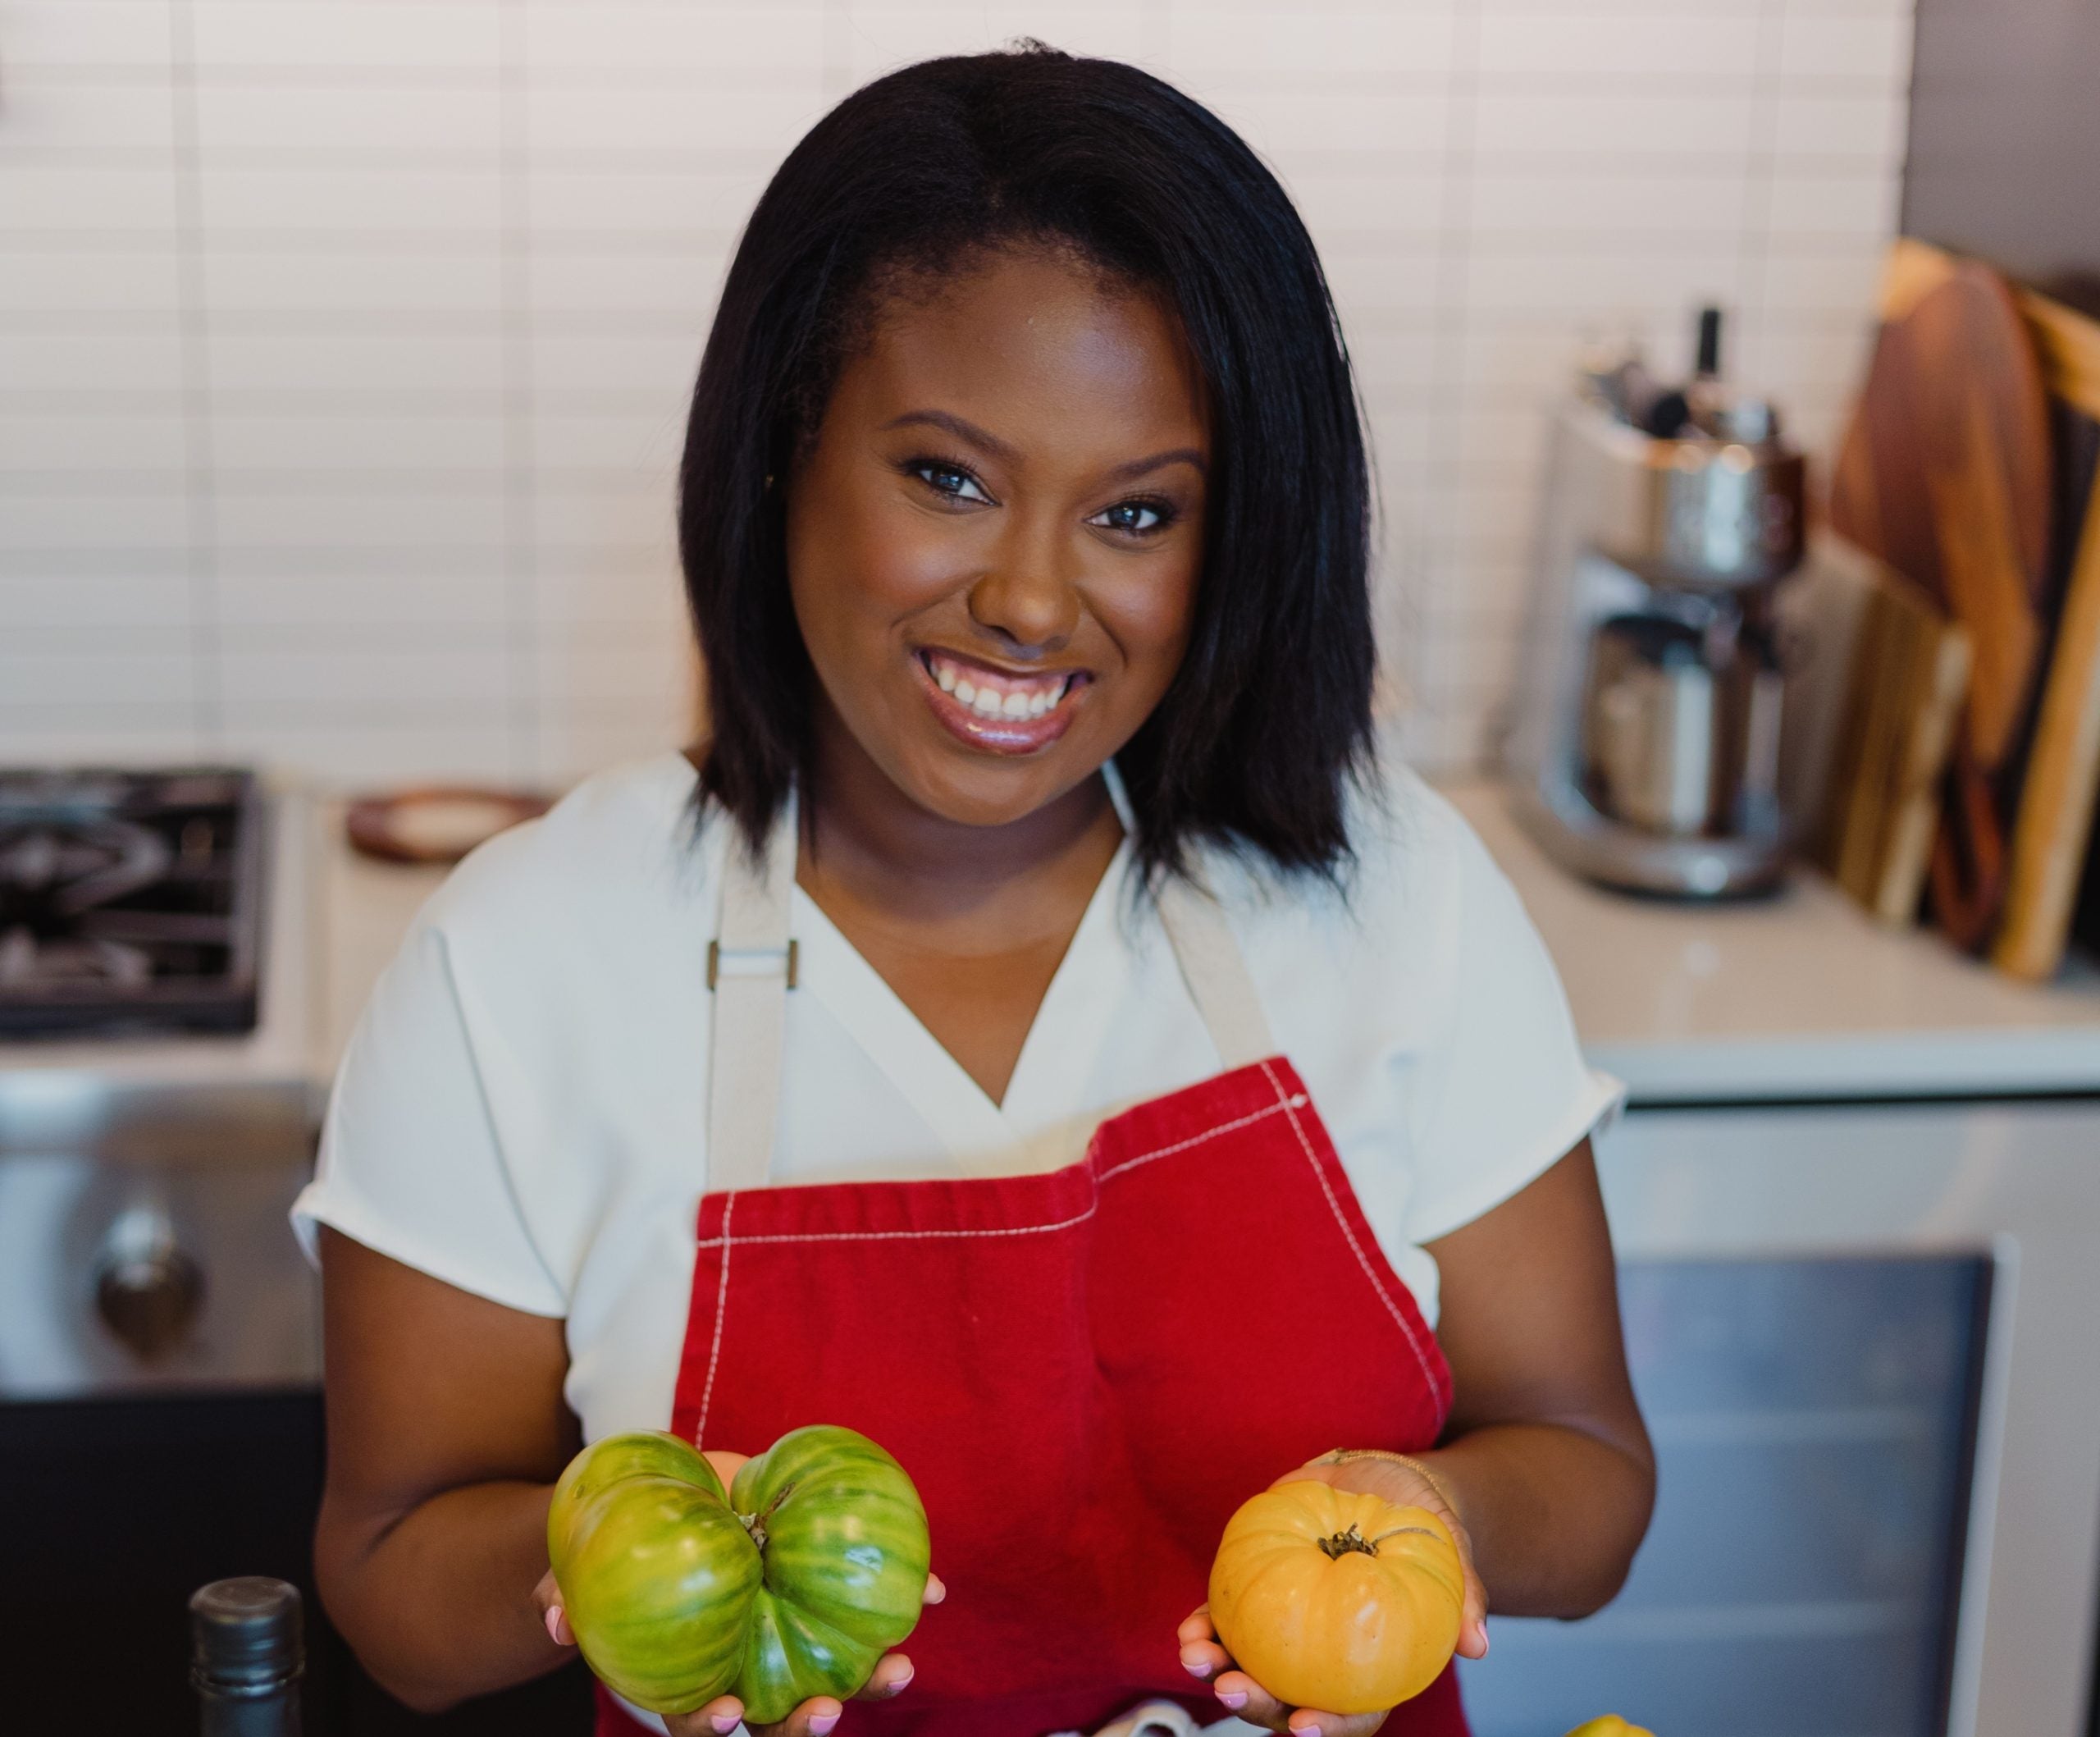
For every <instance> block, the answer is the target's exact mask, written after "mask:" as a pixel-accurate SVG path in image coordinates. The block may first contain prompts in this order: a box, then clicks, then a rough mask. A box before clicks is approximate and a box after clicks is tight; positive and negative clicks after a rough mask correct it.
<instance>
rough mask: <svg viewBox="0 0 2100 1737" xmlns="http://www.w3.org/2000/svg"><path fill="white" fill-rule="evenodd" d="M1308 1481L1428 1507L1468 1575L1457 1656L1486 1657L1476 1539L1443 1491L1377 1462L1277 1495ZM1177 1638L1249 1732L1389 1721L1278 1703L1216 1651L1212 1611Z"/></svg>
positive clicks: (1359, 1730)
mask: <svg viewBox="0 0 2100 1737" xmlns="http://www.w3.org/2000/svg"><path fill="white" fill-rule="evenodd" d="M1306 1482H1313V1483H1331V1484H1332V1485H1334V1487H1335V1488H1336V1489H1338V1490H1353V1491H1356V1492H1359V1493H1362V1494H1364V1495H1369V1496H1376V1497H1380V1498H1381V1500H1383V1501H1386V1502H1390V1503H1392V1504H1393V1506H1395V1507H1402V1508H1427V1510H1428V1511H1430V1512H1431V1513H1432V1514H1434V1515H1436V1517H1437V1518H1438V1519H1439V1520H1442V1521H1443V1522H1444V1524H1445V1525H1447V1526H1449V1528H1450V1529H1451V1537H1452V1539H1453V1541H1454V1542H1455V1543H1457V1545H1458V1547H1459V1562H1460V1564H1461V1565H1462V1566H1463V1568H1464V1569H1465V1574H1466V1590H1465V1599H1464V1602H1463V1605H1462V1606H1461V1607H1460V1611H1459V1654H1460V1656H1461V1657H1465V1658H1483V1657H1486V1653H1487V1589H1486V1588H1485V1587H1484V1586H1482V1585H1481V1580H1480V1576H1479V1575H1477V1574H1476V1573H1475V1572H1474V1571H1473V1552H1472V1540H1471V1539H1470V1538H1468V1536H1467V1535H1466V1529H1465V1526H1464V1524H1463V1523H1462V1522H1461V1521H1460V1520H1459V1515H1458V1511H1457V1510H1456V1509H1454V1507H1453V1506H1451V1504H1450V1503H1449V1502H1446V1501H1445V1499H1444V1492H1442V1491H1441V1490H1440V1489H1438V1488H1436V1485H1435V1484H1433V1483H1431V1482H1430V1481H1429V1479H1427V1478H1425V1477H1424V1476H1423V1475H1422V1474H1421V1473H1420V1472H1418V1471H1417V1470H1414V1468H1413V1467H1412V1466H1408V1465H1401V1464H1400V1463H1399V1461H1398V1460H1380V1459H1372V1458H1365V1459H1361V1460H1324V1459H1323V1460H1313V1461H1311V1462H1310V1463H1308V1464H1307V1465H1301V1466H1299V1468H1298V1469H1297V1470H1295V1471H1290V1472H1286V1473H1285V1474H1284V1475H1283V1476H1282V1477H1281V1478H1279V1479H1276V1485H1281V1484H1285V1483H1306ZM1276 1485H1271V1488H1276ZM1176 1632H1177V1634H1178V1635H1179V1638H1180V1642H1181V1666H1182V1669H1184V1670H1185V1671H1187V1672H1188V1673H1189V1675H1191V1676H1196V1677H1202V1678H1203V1679H1204V1680H1206V1681H1207V1682H1208V1683H1209V1684H1211V1685H1212V1689H1213V1690H1214V1691H1215V1692H1216V1694H1217V1698H1218V1703H1219V1704H1220V1705H1221V1707H1225V1708H1226V1711H1227V1712H1231V1713H1233V1714H1235V1715H1236V1716H1239V1718H1242V1719H1244V1720H1245V1721H1247V1722H1248V1723H1249V1724H1250V1725H1258V1726H1264V1727H1266V1728H1267V1729H1268V1730H1272V1731H1291V1732H1294V1733H1296V1734H1298V1737H1370V1734H1371V1733H1372V1732H1373V1731H1376V1730H1377V1729H1378V1728H1379V1726H1381V1725H1383V1724H1384V1723H1385V1722H1386V1715H1385V1714H1384V1713H1382V1712H1381V1713H1330V1712H1322V1711H1320V1710H1319V1709H1318V1708H1317V1707H1290V1706H1286V1705H1285V1703H1283V1702H1281V1701H1279V1700H1277V1699H1276V1697H1275V1696H1274V1695H1272V1694H1270V1693H1269V1692H1268V1691H1267V1689H1264V1688H1262V1685H1261V1684H1259V1683H1258V1682H1256V1681H1255V1680H1253V1678H1252V1677H1251V1676H1249V1675H1247V1673H1246V1672H1245V1671H1241V1670H1239V1669H1238V1668H1236V1667H1235V1666H1234V1664H1233V1662H1232V1657H1231V1655H1230V1654H1229V1653H1228V1652H1226V1650H1225V1648H1223V1647H1221V1646H1220V1645H1219V1644H1218V1639H1217V1630H1216V1629H1215V1628H1213V1627H1212V1625H1211V1611H1210V1607H1209V1606H1208V1604H1206V1605H1203V1606H1200V1607H1198V1609H1197V1610H1196V1611H1195V1612H1194V1614H1193V1615H1191V1616H1189V1619H1188V1620H1187V1621H1185V1622H1184V1623H1183V1624H1182V1625H1181V1626H1180V1630H1177V1631H1176Z"/></svg>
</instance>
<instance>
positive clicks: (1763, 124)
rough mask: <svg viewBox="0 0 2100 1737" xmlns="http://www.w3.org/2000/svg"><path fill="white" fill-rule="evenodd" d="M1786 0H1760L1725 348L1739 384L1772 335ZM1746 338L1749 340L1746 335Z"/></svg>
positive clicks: (1727, 364)
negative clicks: (1735, 299) (1731, 318)
mask: <svg viewBox="0 0 2100 1737" xmlns="http://www.w3.org/2000/svg"><path fill="white" fill-rule="evenodd" d="M1786 10H1787V0H1760V4H1759V7H1758V11H1757V62H1756V72H1755V82H1754V84H1753V85H1752V89H1751V110H1750V130H1749V137H1748V138H1747V139H1746V140H1745V141H1744V174H1743V203H1742V231H1741V233H1740V234H1739V235H1738V236H1737V242H1736V260H1737V263H1736V293H1737V295H1738V296H1739V297H1740V298H1741V304H1740V306H1739V308H1738V309H1737V315H1736V328H1737V329H1736V331H1735V334H1734V336H1733V338H1732V339H1730V340H1729V341H1728V348H1729V349H1731V350H1734V351H1735V352H1736V356H1737V360H1736V362H1735V363H1730V361H1729V359H1728V354H1727V352H1726V351H1723V356H1722V363H1723V369H1724V371H1725V372H1726V373H1728V374H1729V375H1730V376H1732V377H1733V378H1734V380H1735V381H1736V382H1738V383H1740V384H1742V385H1745V386H1748V385H1750V384H1751V381H1750V379H1749V377H1748V376H1747V374H1746V371H1745V370H1744V368H1742V365H1741V363H1742V362H1743V361H1745V360H1747V361H1748V362H1750V363H1751V364H1752V366H1753V367H1754V368H1756V370H1757V372H1758V373H1759V375H1760V377H1762V374H1763V373H1764V368H1763V354H1764V346H1765V345H1766V343H1767V341H1768V336H1769V335H1768V333H1767V332H1766V330H1765V321H1764V312H1765V308H1766V306H1767V304H1769V301H1770V300H1771V282H1770V271H1771V257H1772V213H1773V208H1774V198H1775V181H1776V176H1777V173H1778V127H1779V85H1780V59H1781V54H1782V51H1783V41H1784V36H1785V31H1786ZM1746 339H1747V340H1748V342H1747V343H1746V342H1745V340H1746Z"/></svg>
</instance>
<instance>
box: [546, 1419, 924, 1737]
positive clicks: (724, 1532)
mask: <svg viewBox="0 0 2100 1737" xmlns="http://www.w3.org/2000/svg"><path fill="white" fill-rule="evenodd" d="M547 1553H548V1556H549V1558H550V1561H552V1563H553V1565H554V1570H555V1583H556V1584H558V1585H559V1587H560V1588H561V1593H562V1602H563V1604H564V1607H566V1608H567V1610H568V1621H569V1626H570V1627H571V1628H573V1630H575V1631H576V1639H577V1641H578V1644H579V1645H580V1646H582V1649H583V1656H584V1657H585V1658H586V1659H587V1660H588V1661H589V1662H590V1665H591V1669H592V1670H593V1671H596V1672H597V1674H598V1675H599V1676H600V1678H602V1679H603V1680H604V1681H605V1683H606V1684H607V1685H608V1686H609V1687H610V1688H612V1689H614V1690H616V1691H617V1692H618V1693H619V1694H623V1695H624V1696H626V1697H627V1698H628V1700H630V1701H632V1702H633V1703H635V1705H637V1707H647V1708H648V1709H649V1710H650V1711H651V1712H660V1713H688V1712H692V1711H693V1710H694V1709H696V1708H697V1707H705V1705H706V1704H707V1703H709V1702H710V1701H711V1700H713V1699H714V1698H715V1697H716V1696H717V1695H720V1694H734V1695H735V1696H737V1698H738V1699H739V1700H741V1701H742V1703H744V1712H745V1716H746V1719H747V1720H749V1721H751V1723H752V1724H755V1725H765V1724H771V1723H774V1721H778V1720H781V1719H784V1718H785V1717H786V1716H788V1713H789V1712H791V1711H792V1710H793V1709H794V1708H795V1707H797V1706H798V1705H799V1704H800V1703H802V1702H804V1701H806V1700H808V1699H809V1698H810V1697H811V1696H813V1695H823V1694H829V1695H836V1696H838V1697H839V1698H841V1699H843V1698H845V1697H847V1696H848V1695H850V1694H853V1693H854V1692H855V1691H856V1690H857V1689H860V1687H861V1685H862V1684H864V1683H865V1682H866V1681H867V1680H868V1678H869V1676H870V1674H871V1673H872V1672H873V1671H874V1668H875V1662H876V1661H877V1660H878V1659H879V1658H880V1657H882V1656H883V1653H884V1652H887V1651H888V1649H889V1648H892V1647H893V1646H895V1645H896V1644H897V1643H898V1642H899V1641H901V1640H902V1639H904V1638H905V1636H906V1635H907V1634H910V1633H911V1630H913V1628H915V1626H916V1625H917V1624H918V1620H919V1611H920V1602H921V1600H922V1599H923V1598H924V1593H925V1589H926V1570H927V1566H928V1563H929V1548H928V1543H927V1536H926V1511H925V1509H924V1506H922V1505H921V1504H920V1500H919V1492H918V1491H916V1490H915V1489H914V1488H912V1485H911V1479H909V1478H908V1477H906V1475H905V1473H904V1468H903V1467H902V1466H901V1465H898V1464H897V1461H896V1460H893V1459H892V1458H891V1457H890V1456H888V1454H886V1453H884V1452H883V1450H882V1449H881V1448H879V1447H877V1446H876V1445H875V1444H874V1442H871V1441H870V1440H869V1439H868V1438H866V1437H865V1436H864V1435H859V1434H856V1433H855V1432H853V1431H852V1430H851V1429H842V1428H838V1427H837V1426H835V1425H833V1424H814V1425H812V1426H810V1428H806V1429H797V1430H792V1431H791V1432H790V1433H788V1434H786V1435H784V1436H783V1437H781V1438H780V1439H779V1440H778V1442H774V1444H773V1446H772V1447H770V1448H769V1449H768V1450H767V1451H765V1453H763V1454H761V1455H760V1456H758V1458H756V1460H749V1461H747V1462H746V1464H745V1465H744V1466H743V1468H742V1470H740V1471H738V1472H737V1478H736V1483H735V1484H734V1486H733V1488H732V1490H731V1491H730V1492H729V1493H728V1497H726V1498H725V1497H724V1492H723V1489H722V1484H721V1480H720V1479H718V1478H717V1477H716V1476H715V1475H714V1468H713V1467H712V1466H710V1465H709V1464H708V1463H707V1461H706V1460H705V1458H704V1457H702V1456H701V1454H700V1453H699V1452H697V1451H696V1450H695V1449H693V1448H692V1447H689V1446H687V1443H685V1442H683V1441H681V1440H679V1439H678V1438H677V1437H676V1436H671V1435H663V1434H659V1433H653V1432H638V1433H633V1434H628V1435H616V1436H608V1437H606V1438H605V1439H604V1440H603V1441H600V1442H594V1443H593V1444H592V1445H591V1447H587V1448H585V1449H584V1451H582V1453H580V1454H578V1456H576V1458H575V1459H574V1460H572V1461H570V1462H569V1466H568V1470H566V1471H564V1473H563V1474H562V1475H561V1481H560V1482H559V1483H557V1484H556V1485H555V1496H554V1505H553V1506H552V1507H551V1508H550V1510H549V1511H548V1514H547Z"/></svg>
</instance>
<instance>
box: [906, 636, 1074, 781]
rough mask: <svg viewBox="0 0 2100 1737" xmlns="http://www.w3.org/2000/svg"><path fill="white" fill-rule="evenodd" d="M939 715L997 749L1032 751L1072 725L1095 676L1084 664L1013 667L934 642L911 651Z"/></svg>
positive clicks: (957, 731)
mask: <svg viewBox="0 0 2100 1737" xmlns="http://www.w3.org/2000/svg"><path fill="white" fill-rule="evenodd" d="M912 664H913V666H914V668H915V670H916V672H917V675H918V678H919V683H920V691H921V692H922V693H924V695H925V697H926V703H927V705H928V706H929V707H930V708H931V709H932V711H933V714H934V716H935V717H936V718H938V719H939V720H940V721H941V722H942V724H943V725H945V726H947V729H948V730H949V731H950V732H951V733H952V734H954V735H955V736H956V738H958V739H959V740H961V741H962V742H963V743H966V744H967V745H968V746H970V747H974V748H979V749H981V750H983V751H984V752H987V753H993V754H1033V753H1034V752H1037V751H1039V749H1042V748H1045V747H1048V746H1049V745H1050V744H1051V743H1053V742H1055V741H1056V740H1057V738H1059V737H1060V736H1061V735H1063V734H1065V732H1066V729H1069V728H1071V723H1072V720H1073V718H1074V717H1075V715H1077V708H1078V707H1079V706H1080V704H1081V703H1082V697H1083V695H1084V691H1085V689H1086V688H1087V686H1088V683H1089V680H1090V676H1089V672H1088V671H1086V670H1077V669H1061V670H1007V669H1003V668H1001V667H1000V666H999V665H995V664H989V663H986V662H985V661H984V660H982V659H981V658H976V657H972V656H969V655H968V654H966V653H963V652H957V651H947V650H945V649H943V648H941V647H934V646H927V647H921V648H920V650H919V651H916V652H915V654H914V655H913V657H912Z"/></svg>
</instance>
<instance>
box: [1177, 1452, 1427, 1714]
mask: <svg viewBox="0 0 2100 1737" xmlns="http://www.w3.org/2000/svg"><path fill="white" fill-rule="evenodd" d="M1464 1600H1465V1571H1464V1570H1463V1568H1462V1567H1461V1566H1460V1565H1459V1547H1458V1545H1457V1544H1456V1543H1454V1541H1453V1539H1452V1537H1451V1534H1450V1532H1449V1529H1447V1528H1446V1527H1445V1524H1444V1522H1443V1521H1441V1520H1439V1519H1437V1517H1436V1515H1433V1514H1431V1512H1430V1511H1428V1510H1427V1509H1426V1508H1396V1507H1395V1506H1392V1505H1391V1504H1390V1502H1385V1501H1382V1500H1381V1499H1380V1498H1379V1497H1376V1496H1365V1495H1360V1494H1358V1493H1356V1492H1352V1491H1348V1490H1338V1489H1336V1488H1335V1487H1334V1486H1333V1485H1332V1484H1331V1483H1315V1482H1313V1481H1312V1480H1310V1479H1308V1480H1306V1481H1304V1482H1302V1483H1286V1484H1284V1485H1283V1486H1281V1488H1277V1489H1273V1490H1267V1491H1264V1492H1262V1494H1261V1495H1259V1496H1257V1497H1254V1498H1253V1500H1252V1501H1251V1502H1246V1503H1244V1505H1243V1506H1241V1507H1240V1510H1239V1512H1238V1513H1236V1514H1235V1515H1233V1516H1232V1518H1231V1519H1230V1520H1228V1521H1227V1522H1226V1528H1225V1537H1224V1538H1223V1540H1222V1541H1221V1543H1219V1545H1218V1547H1217V1561H1214V1562H1213V1563H1212V1565H1211V1621H1212V1625H1213V1626H1214V1627H1216V1629H1217V1637H1218V1639H1219V1641H1220V1642H1221V1643H1222V1644H1223V1646H1224V1648H1225V1649H1226V1652H1230V1654H1231V1655H1232V1657H1233V1662H1234V1663H1235V1664H1236V1665H1238V1666H1239V1668H1240V1669H1241V1670H1242V1671H1245V1672H1246V1673H1247V1674H1248V1675H1249V1676H1251V1677H1253V1680H1255V1681H1256V1682H1258V1683H1259V1684H1261V1685H1262V1688H1264V1689H1267V1690H1268V1692H1269V1693H1270V1694H1272V1695H1274V1696H1276V1698H1278V1699H1279V1700H1281V1701H1284V1702H1286V1703H1289V1704H1290V1705H1291V1706H1293V1707H1317V1708H1319V1709H1320V1710H1321V1711H1322V1712H1330V1713H1372V1712H1381V1711H1383V1710H1384V1709H1385V1708H1386V1707H1397V1706H1399V1703H1401V1702H1403V1701H1405V1700H1408V1699H1410V1698H1412V1697H1413V1696H1415V1695H1418V1694H1421V1693H1422V1690H1423V1689H1427V1688H1428V1686H1429V1685H1430V1684H1431V1683H1433V1682H1435V1681H1436V1678H1437V1675H1438V1674H1439V1673H1440V1671H1442V1670H1443V1669H1444V1666H1445V1665H1446V1664H1447V1663H1449V1662H1450V1657H1451V1655H1452V1653H1453V1652H1455V1651H1456V1650H1457V1648H1458V1644H1459V1615H1460V1611H1461V1610H1462V1609H1463V1604H1464Z"/></svg>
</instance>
